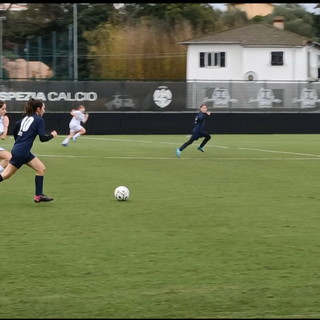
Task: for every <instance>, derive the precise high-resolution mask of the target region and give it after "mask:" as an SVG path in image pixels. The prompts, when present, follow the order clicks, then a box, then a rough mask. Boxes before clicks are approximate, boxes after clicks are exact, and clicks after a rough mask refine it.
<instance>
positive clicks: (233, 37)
mask: <svg viewBox="0 0 320 320" xmlns="http://www.w3.org/2000/svg"><path fill="white" fill-rule="evenodd" d="M283 26H284V19H283V18H282V17H276V18H275V19H274V24H273V26H271V25H268V24H265V23H249V24H247V25H245V26H242V27H237V28H232V29H229V30H226V31H222V32H216V33H213V34H208V35H205V36H202V37H199V38H195V39H190V40H186V41H182V42H180V44H183V45H187V66H186V69H187V74H186V79H187V81H192V80H268V81H274V80H277V81H278V80H281V81H317V80H318V79H319V78H320V72H319V70H320V44H319V43H316V42H314V41H313V40H312V39H309V38H306V37H304V36H301V35H298V34H295V33H292V32H289V31H286V30H284V29H283Z"/></svg>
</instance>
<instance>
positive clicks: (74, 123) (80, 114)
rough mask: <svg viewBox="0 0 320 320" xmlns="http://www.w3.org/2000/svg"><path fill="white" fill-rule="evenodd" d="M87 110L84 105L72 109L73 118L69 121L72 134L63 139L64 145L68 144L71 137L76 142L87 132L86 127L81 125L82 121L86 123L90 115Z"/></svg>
mask: <svg viewBox="0 0 320 320" xmlns="http://www.w3.org/2000/svg"><path fill="white" fill-rule="evenodd" d="M85 111H86V108H85V106H84V105H80V106H79V107H78V108H77V109H72V110H71V112H70V114H71V115H72V119H71V120H70V122H69V129H70V134H69V135H68V136H67V137H66V138H65V139H64V140H63V141H62V145H63V146H64V147H67V146H68V143H69V141H70V139H71V138H72V140H73V141H74V142H76V141H77V138H78V137H80V136H81V135H82V134H85V133H86V129H85V128H84V127H83V126H82V125H81V123H86V122H87V120H88V117H89V114H88V113H86V112H85Z"/></svg>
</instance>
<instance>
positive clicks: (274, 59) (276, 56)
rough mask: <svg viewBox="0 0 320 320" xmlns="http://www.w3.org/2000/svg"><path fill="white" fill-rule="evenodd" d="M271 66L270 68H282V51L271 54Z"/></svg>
mask: <svg viewBox="0 0 320 320" xmlns="http://www.w3.org/2000/svg"><path fill="white" fill-rule="evenodd" d="M271 65H272V66H283V52H282V51H273V52H271Z"/></svg>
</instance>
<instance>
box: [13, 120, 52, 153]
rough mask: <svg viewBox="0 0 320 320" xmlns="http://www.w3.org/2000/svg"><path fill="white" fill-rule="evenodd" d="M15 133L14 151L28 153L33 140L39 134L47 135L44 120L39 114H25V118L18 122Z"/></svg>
mask: <svg viewBox="0 0 320 320" xmlns="http://www.w3.org/2000/svg"><path fill="white" fill-rule="evenodd" d="M16 128H17V130H18V131H16V134H15V139H16V141H15V143H14V145H13V148H12V153H15V154H26V153H28V152H29V151H30V150H31V148H32V145H33V142H34V140H35V138H36V137H37V135H39V136H45V135H46V134H45V125H44V120H43V118H42V117H40V116H39V115H37V114H33V115H31V116H25V117H24V118H23V119H21V120H20V121H18V122H17V124H16Z"/></svg>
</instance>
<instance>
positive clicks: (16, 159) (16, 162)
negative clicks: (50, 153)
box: [9, 152, 36, 169]
mask: <svg viewBox="0 0 320 320" xmlns="http://www.w3.org/2000/svg"><path fill="white" fill-rule="evenodd" d="M35 157H36V156H35V155H33V154H32V153H31V152H29V153H28V154H24V155H21V154H14V153H13V154H12V157H11V159H10V161H9V163H10V164H12V165H13V166H15V167H16V168H18V169H19V168H21V167H22V166H23V165H24V164H27V163H29V162H30V161H31V160H33V159H34V158H35Z"/></svg>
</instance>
